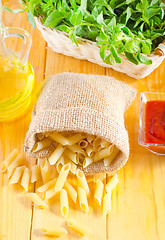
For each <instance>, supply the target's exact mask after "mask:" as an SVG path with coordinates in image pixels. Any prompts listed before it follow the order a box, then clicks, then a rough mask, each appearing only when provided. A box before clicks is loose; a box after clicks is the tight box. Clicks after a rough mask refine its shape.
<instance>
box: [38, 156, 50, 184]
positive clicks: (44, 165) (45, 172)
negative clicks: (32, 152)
mask: <svg viewBox="0 0 165 240" xmlns="http://www.w3.org/2000/svg"><path fill="white" fill-rule="evenodd" d="M40 170H41V176H42V180H43V183H47V182H48V181H50V171H49V164H48V161H47V160H46V159H43V161H42V162H41V163H40Z"/></svg>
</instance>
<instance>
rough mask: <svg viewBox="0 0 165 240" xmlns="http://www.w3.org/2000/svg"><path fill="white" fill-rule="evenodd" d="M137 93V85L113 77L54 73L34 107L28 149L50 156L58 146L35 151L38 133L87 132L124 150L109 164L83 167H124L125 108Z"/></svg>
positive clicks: (95, 169) (105, 169)
mask: <svg viewBox="0 0 165 240" xmlns="http://www.w3.org/2000/svg"><path fill="white" fill-rule="evenodd" d="M135 95H136V90H135V89H133V88H132V87H130V86H128V85H127V84H125V83H122V82H120V81H117V80H115V79H114V78H112V77H107V76H97V75H86V74H77V73H62V74H57V75H55V76H52V77H50V79H49V80H48V81H47V83H46V84H45V86H44V88H43V90H42V92H41V95H40V97H39V99H38V101H37V103H36V105H35V107H34V110H33V113H32V120H31V124H30V127H29V130H28V133H27V136H26V141H25V151H26V152H27V154H28V155H29V156H31V157H40V158H42V157H49V156H50V154H51V153H52V151H53V150H54V148H53V145H52V146H50V147H49V148H47V149H45V150H42V151H39V152H36V153H33V152H32V148H33V146H34V144H35V143H36V140H37V136H36V133H44V132H53V131H60V132H61V131H74V132H85V133H88V134H92V135H96V136H98V137H101V138H104V139H106V140H108V141H110V142H111V143H113V144H115V145H116V146H117V147H118V148H119V149H120V150H121V153H119V154H118V155H117V157H116V158H115V159H114V161H113V162H112V163H111V165H110V166H108V167H105V166H104V164H103V162H102V161H99V162H97V163H94V164H92V165H90V166H88V167H86V168H84V169H83V171H84V172H85V173H87V174H91V173H98V172H112V171H115V170H117V169H119V168H121V167H122V166H124V164H125V163H126V161H127V159H128V156H129V142H128V134H127V131H126V129H125V126H124V112H125V110H126V109H127V108H128V106H129V105H130V103H131V102H132V101H133V99H134V97H135ZM80 168H81V167H80Z"/></svg>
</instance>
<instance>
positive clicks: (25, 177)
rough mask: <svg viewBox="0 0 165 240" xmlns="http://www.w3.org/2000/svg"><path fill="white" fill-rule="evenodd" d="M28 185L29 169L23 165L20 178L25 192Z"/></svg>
mask: <svg viewBox="0 0 165 240" xmlns="http://www.w3.org/2000/svg"><path fill="white" fill-rule="evenodd" d="M29 185H30V170H29V169H28V168H27V167H25V169H24V173H23V176H22V180H21V186H22V187H23V188H24V189H25V191H26V192H27V191H28V190H29Z"/></svg>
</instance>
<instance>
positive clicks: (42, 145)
mask: <svg viewBox="0 0 165 240" xmlns="http://www.w3.org/2000/svg"><path fill="white" fill-rule="evenodd" d="M51 142H52V141H51V140H50V139H49V138H45V139H43V140H41V141H39V142H37V143H36V144H35V145H34V147H33V152H38V151H40V150H42V149H44V148H47V147H49V146H50V145H51Z"/></svg>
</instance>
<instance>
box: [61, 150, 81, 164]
mask: <svg viewBox="0 0 165 240" xmlns="http://www.w3.org/2000/svg"><path fill="white" fill-rule="evenodd" d="M64 155H65V156H66V157H68V158H69V159H70V160H71V161H72V162H74V163H75V164H78V156H77V154H76V153H74V152H72V151H71V150H69V149H65V152H64Z"/></svg>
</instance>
